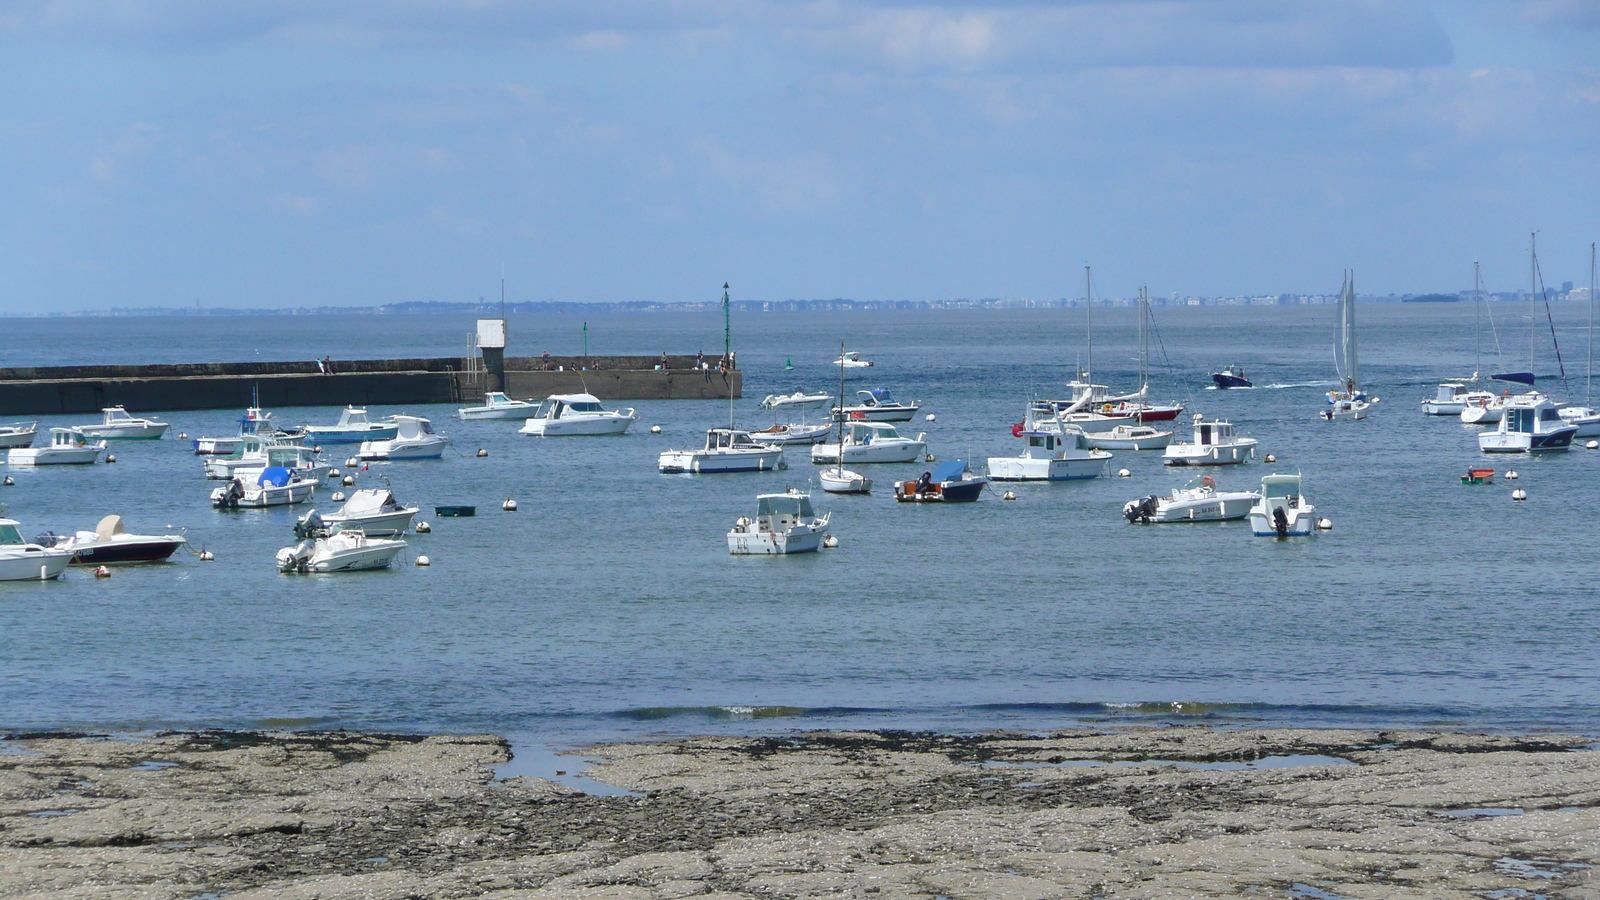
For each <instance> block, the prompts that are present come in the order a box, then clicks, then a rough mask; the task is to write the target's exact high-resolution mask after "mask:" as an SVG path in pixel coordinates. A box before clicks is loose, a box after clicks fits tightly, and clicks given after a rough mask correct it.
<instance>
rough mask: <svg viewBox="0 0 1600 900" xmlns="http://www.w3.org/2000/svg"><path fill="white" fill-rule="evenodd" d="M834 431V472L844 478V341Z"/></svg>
mask: <svg viewBox="0 0 1600 900" xmlns="http://www.w3.org/2000/svg"><path fill="white" fill-rule="evenodd" d="M833 430H834V433H835V434H836V435H837V436H838V438H839V467H838V468H836V469H834V470H833V471H834V474H835V475H837V476H838V477H839V478H840V479H841V480H843V479H844V341H840V342H839V414H838V415H836V416H834V429H833Z"/></svg>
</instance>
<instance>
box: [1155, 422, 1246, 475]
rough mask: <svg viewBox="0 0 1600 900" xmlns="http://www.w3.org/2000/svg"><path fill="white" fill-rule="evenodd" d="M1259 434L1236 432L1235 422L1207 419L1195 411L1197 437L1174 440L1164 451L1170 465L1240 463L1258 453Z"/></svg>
mask: <svg viewBox="0 0 1600 900" xmlns="http://www.w3.org/2000/svg"><path fill="white" fill-rule="evenodd" d="M1257 443H1258V442H1257V441H1256V439H1255V438H1247V437H1240V436H1239V435H1238V434H1236V433H1234V430H1233V423H1231V422H1224V421H1222V420H1220V419H1212V420H1210V421H1207V420H1206V419H1205V417H1204V416H1201V415H1200V414H1199V413H1195V414H1194V440H1193V441H1192V442H1191V443H1186V444H1185V443H1179V444H1170V445H1168V446H1167V449H1166V451H1165V452H1164V453H1162V455H1161V461H1162V463H1164V464H1166V465H1169V466H1236V465H1239V464H1240V463H1245V462H1249V461H1250V458H1251V457H1253V456H1255V455H1256V444H1257Z"/></svg>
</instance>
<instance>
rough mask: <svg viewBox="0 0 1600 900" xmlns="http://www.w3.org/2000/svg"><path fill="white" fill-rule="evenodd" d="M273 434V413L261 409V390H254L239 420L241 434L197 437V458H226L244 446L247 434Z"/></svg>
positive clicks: (195, 441)
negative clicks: (248, 404)
mask: <svg viewBox="0 0 1600 900" xmlns="http://www.w3.org/2000/svg"><path fill="white" fill-rule="evenodd" d="M273 433H275V432H274V429H273V428H272V413H270V412H267V411H266V410H264V409H262V408H261V392H260V390H259V389H252V390H251V392H250V406H249V407H248V408H246V409H245V411H244V415H243V416H242V417H240V419H239V433H238V434H236V435H233V436H231V437H205V436H201V437H197V438H195V439H194V452H195V455H196V456H226V455H228V454H231V453H233V452H234V451H236V450H238V449H239V448H240V446H242V445H243V443H244V436H245V435H247V434H262V435H265V434H273ZM279 433H281V432H279Z"/></svg>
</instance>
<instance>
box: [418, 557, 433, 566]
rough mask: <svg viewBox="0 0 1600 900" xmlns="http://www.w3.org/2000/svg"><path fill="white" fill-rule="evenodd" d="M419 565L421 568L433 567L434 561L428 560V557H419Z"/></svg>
mask: <svg viewBox="0 0 1600 900" xmlns="http://www.w3.org/2000/svg"><path fill="white" fill-rule="evenodd" d="M417 565H419V566H431V565H433V560H431V559H429V558H427V557H426V556H419V557H417Z"/></svg>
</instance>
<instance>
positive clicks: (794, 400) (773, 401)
mask: <svg viewBox="0 0 1600 900" xmlns="http://www.w3.org/2000/svg"><path fill="white" fill-rule="evenodd" d="M832 402H833V395H832V394H808V393H806V392H805V391H795V392H794V393H792V394H782V395H779V394H768V395H767V397H766V399H765V400H762V401H761V408H762V409H783V408H785V407H800V408H807V409H808V408H811V407H815V406H822V405H823V404H826V403H832Z"/></svg>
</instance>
